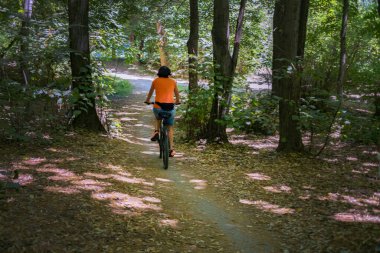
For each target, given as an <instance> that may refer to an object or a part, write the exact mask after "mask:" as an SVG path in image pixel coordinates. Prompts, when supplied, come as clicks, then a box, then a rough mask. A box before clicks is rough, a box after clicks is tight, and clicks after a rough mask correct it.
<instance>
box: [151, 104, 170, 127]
mask: <svg viewBox="0 0 380 253" xmlns="http://www.w3.org/2000/svg"><path fill="white" fill-rule="evenodd" d="M160 112H170V113H171V114H172V115H171V116H170V118H168V119H167V120H166V121H165V124H166V125H169V126H173V125H174V116H175V110H171V111H164V110H162V109H160V108H153V113H154V116H155V117H156V119H157V120H160V119H161V117H160V116H159V115H158V114H159V113H160Z"/></svg>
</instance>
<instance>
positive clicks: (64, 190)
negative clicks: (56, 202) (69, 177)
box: [45, 186, 81, 194]
mask: <svg viewBox="0 0 380 253" xmlns="http://www.w3.org/2000/svg"><path fill="white" fill-rule="evenodd" d="M45 190H46V191H48V192H54V193H64V194H77V193H80V192H81V191H80V190H79V189H77V188H75V187H73V186H66V187H65V186H46V187H45Z"/></svg>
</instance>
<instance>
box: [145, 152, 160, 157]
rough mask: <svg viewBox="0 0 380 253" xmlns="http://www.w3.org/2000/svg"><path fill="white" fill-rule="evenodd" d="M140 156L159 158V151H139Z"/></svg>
mask: <svg viewBox="0 0 380 253" xmlns="http://www.w3.org/2000/svg"><path fill="white" fill-rule="evenodd" d="M141 153H142V154H145V155H154V156H159V155H160V152H159V151H141Z"/></svg>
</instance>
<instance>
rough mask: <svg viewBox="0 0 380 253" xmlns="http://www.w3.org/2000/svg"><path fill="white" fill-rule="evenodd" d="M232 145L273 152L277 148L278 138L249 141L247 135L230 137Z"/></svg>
mask: <svg viewBox="0 0 380 253" xmlns="http://www.w3.org/2000/svg"><path fill="white" fill-rule="evenodd" d="M230 138H231V139H230V142H231V143H232V144H240V145H247V146H249V147H251V148H253V149H255V150H275V149H276V148H277V146H278V136H269V137H265V138H261V139H254V140H251V139H249V138H248V136H247V135H231V136H230Z"/></svg>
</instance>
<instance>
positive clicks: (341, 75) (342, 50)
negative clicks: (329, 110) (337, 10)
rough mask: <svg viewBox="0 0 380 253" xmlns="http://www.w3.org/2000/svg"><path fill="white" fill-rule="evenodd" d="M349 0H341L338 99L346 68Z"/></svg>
mask: <svg viewBox="0 0 380 253" xmlns="http://www.w3.org/2000/svg"><path fill="white" fill-rule="evenodd" d="M348 10H349V0H343V13H342V27H341V31H340V57H339V73H338V81H337V91H336V93H337V96H338V98H339V100H342V98H343V85H344V81H345V77H346V70H347V51H346V34H347V23H348Z"/></svg>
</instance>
